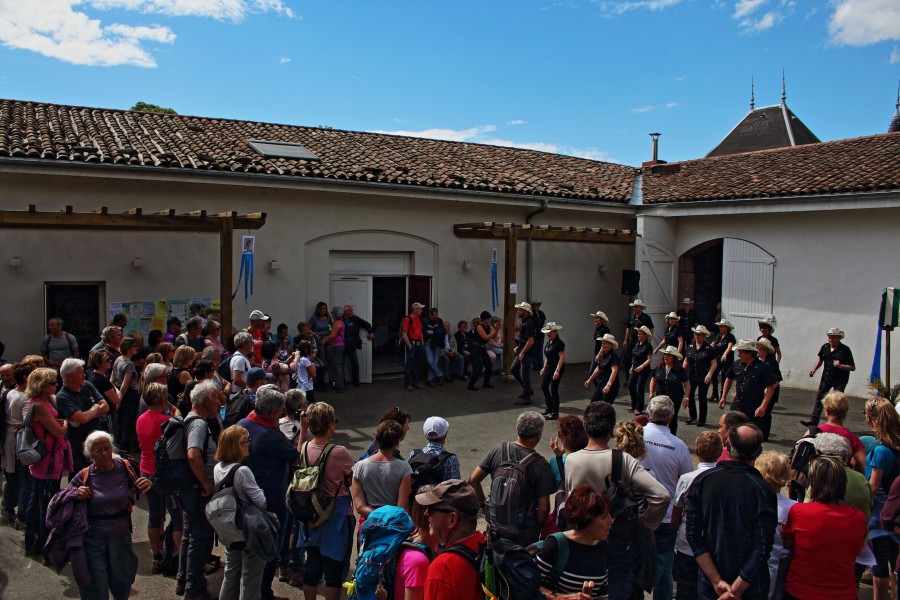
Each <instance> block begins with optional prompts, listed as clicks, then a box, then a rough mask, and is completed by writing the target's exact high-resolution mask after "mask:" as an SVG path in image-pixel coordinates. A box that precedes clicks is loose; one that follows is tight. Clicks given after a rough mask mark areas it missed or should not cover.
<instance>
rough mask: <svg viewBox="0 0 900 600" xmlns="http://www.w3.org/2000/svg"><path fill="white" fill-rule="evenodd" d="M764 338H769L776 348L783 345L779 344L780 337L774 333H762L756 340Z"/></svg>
mask: <svg viewBox="0 0 900 600" xmlns="http://www.w3.org/2000/svg"><path fill="white" fill-rule="evenodd" d="M762 339H766V340H769V342H770V343H771V344H772V347H773V348H775V349H776V350H778V349H779V348H781V346H779V345H778V338H777V337H775V336H774V335H761V336H759V337H758V338H756V341H757V342H758V341H759V340H762Z"/></svg>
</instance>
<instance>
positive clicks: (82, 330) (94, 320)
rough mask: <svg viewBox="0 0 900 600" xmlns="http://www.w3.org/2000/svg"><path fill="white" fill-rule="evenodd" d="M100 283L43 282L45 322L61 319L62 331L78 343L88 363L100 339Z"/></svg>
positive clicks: (79, 349) (80, 351)
mask: <svg viewBox="0 0 900 600" xmlns="http://www.w3.org/2000/svg"><path fill="white" fill-rule="evenodd" d="M102 285H103V284H100V283H45V284H44V297H45V299H46V313H45V321H46V319H49V318H51V317H60V318H61V319H62V320H63V329H64V330H65V331H68V332H69V333H71V334H72V335H74V336H75V339H76V340H78V351H79V353H80V354H81V356H82V358H84V359H85V360H87V357H88V354H89V353H90V351H91V348H92V347H93V345H94V344H96V343H97V340H99V339H100V330H101V329H102V326H101V323H100V314H101V310H100V292H101V286H102Z"/></svg>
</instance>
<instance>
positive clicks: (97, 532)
mask: <svg viewBox="0 0 900 600" xmlns="http://www.w3.org/2000/svg"><path fill="white" fill-rule="evenodd" d="M114 450H115V449H114V446H113V438H112V436H111V435H109V434H108V433H106V432H105V431H95V432H93V433H91V434H90V435H89V436H88V437H87V439H86V440H85V441H84V455H85V457H86V458H87V459H88V460H90V462H91V465H90V466H88V467H85V468H84V469H82V470H81V471H79V472H78V473H76V474H75V476H74V477H73V478H72V480H71V481H70V482H69V489H71V490H74V491H75V492H76V494H75V500H76V501H80V502H86V503H87V520H88V531H87V533H86V534H85V536H84V554H85V558H86V559H87V566H88V571H89V572H90V575H91V583H90V584H89V585H87V586H83V587H81V586H80V587H79V590H80V592H81V597H82V598H83V599H88V598H90V599H92V600H93V599H95V598H96V599H100V598H104V599H105V598H109V596H110V594H112V597H113V598H115V599H116V600H119V599H122V598H128V597H129V596H130V595H131V584H133V583H134V578H135V575H136V574H137V564H138V559H137V555H136V554H135V553H134V549H133V548H132V546H131V507H132V506H133V505H134V503H135V496H136V493H137V492H146V491H147V490H149V489H150V487H151V486H152V484H151V483H150V480H149V479H147V478H146V477H137V476H136V474H135V473H134V470H133V468H132V467H131V465H129V464H128V463H126V461H124V460H122V459H121V458H119V457H118V456H117V455H116V454H115V452H114Z"/></svg>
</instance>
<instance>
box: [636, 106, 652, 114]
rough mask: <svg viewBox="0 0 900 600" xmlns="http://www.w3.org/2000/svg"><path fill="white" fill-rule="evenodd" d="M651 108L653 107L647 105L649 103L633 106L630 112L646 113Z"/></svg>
mask: <svg viewBox="0 0 900 600" xmlns="http://www.w3.org/2000/svg"><path fill="white" fill-rule="evenodd" d="M652 110H653V107H652V106H649V105H648V106H636V107H635V108H632V109H631V112H633V113H636V114H643V113H648V112H650V111H652Z"/></svg>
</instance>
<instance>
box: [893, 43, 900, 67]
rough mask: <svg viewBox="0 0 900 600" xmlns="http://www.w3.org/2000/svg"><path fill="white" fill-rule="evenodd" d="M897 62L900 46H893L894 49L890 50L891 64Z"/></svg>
mask: <svg viewBox="0 0 900 600" xmlns="http://www.w3.org/2000/svg"><path fill="white" fill-rule="evenodd" d="M897 63H900V47H897V46H894V49H893V50H891V64H892V65H895V64H897Z"/></svg>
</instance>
